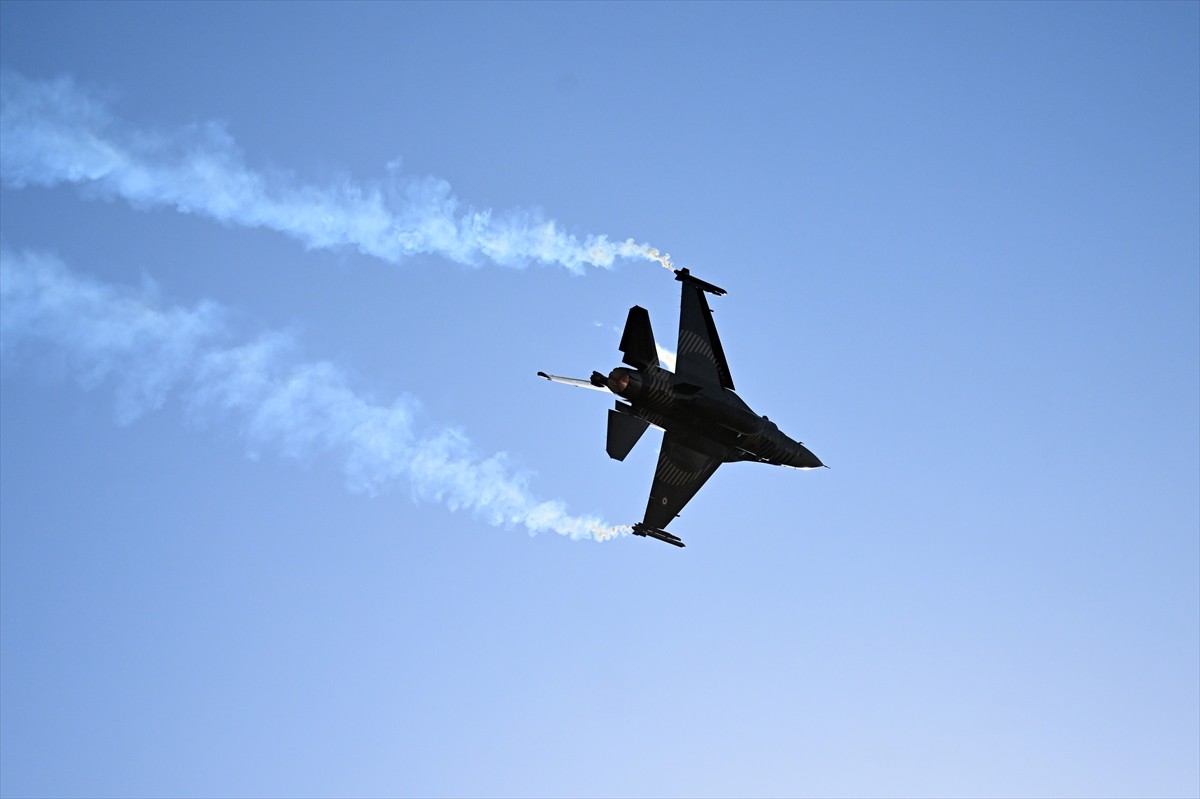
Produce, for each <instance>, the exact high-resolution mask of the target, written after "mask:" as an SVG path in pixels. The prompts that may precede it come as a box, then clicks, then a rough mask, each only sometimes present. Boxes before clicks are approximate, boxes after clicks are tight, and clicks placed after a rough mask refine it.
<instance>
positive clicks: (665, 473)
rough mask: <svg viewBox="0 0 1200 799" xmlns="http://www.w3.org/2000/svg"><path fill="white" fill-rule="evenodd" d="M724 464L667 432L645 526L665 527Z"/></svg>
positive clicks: (659, 456)
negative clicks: (680, 441)
mask: <svg viewBox="0 0 1200 799" xmlns="http://www.w3.org/2000/svg"><path fill="white" fill-rule="evenodd" d="M720 465H721V461H719V460H718V459H716V458H710V457H709V456H707V455H704V454H703V453H700V452H697V451H696V450H694V449H691V448H690V447H686V446H684V445H682V444H680V443H679V440H678V437H677V436H676V435H675V434H674V433H672V432H670V431H667V433H665V434H664V435H663V440H662V448H661V449H660V450H659V453H658V466H657V468H655V470H654V484H653V485H652V486H651V487H650V499H649V500H648V501H647V502H646V517H645V519H644V520H643V522H642V524H643V525H644V526H646V527H650V528H653V529H656V530H662V529H663V528H665V527H666V526H667V525H668V524H670V523H671V521H672V520H673V519H674V518H675V517H676V516H678V515H679V512H680V511H681V510H683V507H684V506H685V505H687V504H688V502H689V501H690V500H691V499H692V497H694V496H696V492H697V491H699V490H700V487H701V486H703V485H704V483H705V482H707V481H708V478H710V477H712V475H713V472H715V471H716V470H717V467H718V466H720Z"/></svg>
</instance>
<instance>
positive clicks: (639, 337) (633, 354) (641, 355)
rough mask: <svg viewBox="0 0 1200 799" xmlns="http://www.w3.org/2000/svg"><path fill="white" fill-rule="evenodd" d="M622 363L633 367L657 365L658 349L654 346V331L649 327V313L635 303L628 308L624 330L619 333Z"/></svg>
mask: <svg viewBox="0 0 1200 799" xmlns="http://www.w3.org/2000/svg"><path fill="white" fill-rule="evenodd" d="M620 350H621V352H623V353H624V354H625V357H624V358H623V359H622V360H621V362H622V363H626V364H629V365H630V366H632V367H633V368H635V369H645V368H647V367H650V366H658V349H657V348H656V347H655V346H654V331H653V330H652V329H651V328H650V314H649V313H647V312H646V309H645V308H642V307H641V306H639V305H635V306H633V307H632V308H630V309H629V316H628V317H627V318H626V319H625V332H624V333H622V334H621V347H620Z"/></svg>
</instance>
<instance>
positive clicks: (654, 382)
mask: <svg viewBox="0 0 1200 799" xmlns="http://www.w3.org/2000/svg"><path fill="white" fill-rule="evenodd" d="M591 383H592V385H594V386H603V387H605V388H607V389H608V390H609V391H611V392H613V393H614V394H616V395H617V396H619V397H621V398H622V399H625V400H627V401H628V402H629V406H628V410H627V411H625V412H627V413H629V414H630V415H632V416H636V417H638V418H639V419H644V420H645V421H647V422H649V423H650V424H652V425H655V426H656V427H660V428H662V429H663V430H667V431H670V432H672V433H674V434H675V435H676V436H677V440H678V442H679V443H680V444H683V445H684V446H686V447H688V448H690V449H693V450H696V451H697V452H700V453H703V454H705V455H707V456H708V457H710V458H715V459H718V460H720V461H721V462H722V463H733V462H735V461H754V462H757V463H769V464H773V465H775V466H791V467H793V468H797V469H815V468H818V467H820V466H822V465H823V464H822V463H821V460H820V459H819V458H818V457H817V456H816V455H814V454H813V453H812V452H810V451H809V449H808V448H807V447H805V446H804V445H803V444H801V443H800V442H799V441H796V440H794V439H792V438H791V437H789V436H788V435H787V434H786V433H784V432H783V431H782V430H780V429H779V427H778V426H777V425H776V424H775V423H774V422H772V421H771V420H770V419H768V418H767V417H766V416H759V415H758V414H756V413H755V412H754V411H752V410H751V409H750V406H748V405H747V404H746V403H745V402H743V401H742V398H741V397H739V396H738V395H737V394H735V393H734V392H733V390H732V389H727V388H723V387H720V386H715V385H709V386H698V385H694V384H690V383H688V382H687V381H685V380H683V379H682V378H680V377H678V376H677V375H675V374H674V373H672V372H669V371H667V370H666V369H663V368H661V367H658V366H652V367H650V368H649V369H645V370H643V369H631V368H629V367H625V366H618V367H617V368H615V369H613V370H612V371H611V372H610V373H609V375H608V377H607V378H606V377H604V375H602V374H600V373H599V372H593V373H592V378H591Z"/></svg>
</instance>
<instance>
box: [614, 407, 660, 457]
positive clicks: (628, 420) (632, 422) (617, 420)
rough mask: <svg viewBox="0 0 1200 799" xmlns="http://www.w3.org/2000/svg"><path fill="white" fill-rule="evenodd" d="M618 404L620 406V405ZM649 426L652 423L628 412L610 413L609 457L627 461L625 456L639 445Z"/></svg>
mask: <svg viewBox="0 0 1200 799" xmlns="http://www.w3.org/2000/svg"><path fill="white" fill-rule="evenodd" d="M617 404H618V405H620V403H617ZM649 426H650V423H649V422H647V421H646V420H645V419H639V418H638V417H636V416H631V415H630V414H629V413H628V412H625V413H622V412H620V411H609V412H608V446H607V450H608V457H610V458H612V459H613V460H618V461H623V460H625V456H626V455H628V454H629V452H630V450H632V449H633V445H634V444H636V443H638V439H640V438H641V437H642V433H644V432H646V428H647V427H649Z"/></svg>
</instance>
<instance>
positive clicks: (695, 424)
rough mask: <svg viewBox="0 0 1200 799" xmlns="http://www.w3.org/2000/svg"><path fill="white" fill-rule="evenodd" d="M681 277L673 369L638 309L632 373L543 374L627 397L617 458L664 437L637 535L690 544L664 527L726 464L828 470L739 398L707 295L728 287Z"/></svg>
mask: <svg viewBox="0 0 1200 799" xmlns="http://www.w3.org/2000/svg"><path fill="white" fill-rule="evenodd" d="M674 271H675V279H676V280H678V281H679V282H681V283H682V284H683V291H682V294H683V296H682V299H681V300H680V306H679V346H678V350H677V354H676V361H675V371H674V373H672V372H670V371H668V370H667V369H664V368H663V367H662V366H660V365H659V360H658V350H657V348H656V347H655V346H654V332H653V330H652V329H651V327H650V314H648V313H647V312H646V309H645V308H641V307H639V306H637V305H635V306H633V307H632V308H630V309H629V317H628V318H627V319H626V321H625V331H624V333H623V334H622V335H621V345H620V350H621V353H622V354H623V355H624V356H625V357H624V358H622V360H621V362H622V363H624V364H626V366H628V367H633V368H631V369H630V368H626V366H618V367H617V368H615V369H613V370H612V371H611V372H609V373H608V376H607V377H605V376H604V375H603V374H601V373H600V372H592V376H591V378H589V379H587V380H582V379H578V378H572V377H559V376H557V375H550V374H546V373H545V372H538V376H539V377H544V378H546V379H547V380H550V381H553V382H556V383H566V384H568V385H573V386H579V387H580V388H590V389H596V390H599V391H609V392H611V393H613V394H616V395H617V396H618V397H620V399H618V400H617V401H616V407H615V408H614V409H613V410H610V411H609V412H608V446H607V449H608V454H609V457H611V458H614V459H616V460H619V461H623V460H625V456H626V455H628V454H629V452H630V450H632V449H633V446H634V444H636V443H637V442H638V440H639V439H640V438H641V437H642V434H643V433H644V432H646V428H647V427H649V426H650V425H654V426H655V427H658V428H660V429H662V430H664V431H665V433H664V435H663V440H662V448H661V449H660V450H659V454H658V468H657V469H655V472H654V485H653V486H652V487H651V488H650V500H649V501H648V502H647V503H646V515H645V518H643V519H642V521H640V522H638V523H637V524H635V525H633V534H634V535H638V536H649V537H651V538H657V539H658V540H659V541H665V542H667V543H668V544H673V545H674V546H677V547H682V546H683V545H684V544H683V540H682V539H680V538H679V537H678V536H676V535H673V534H671V533H668V532H667V531H666V527H667V525H668V524H670V523H671V521H672V520H673V519H675V517H677V516H678V515H679V512H680V511H681V510H683V506H684V505H686V504H687V503H688V501H689V500H690V499H691V498H692V497H694V496H695V495H696V492H697V491H699V490H700V487H701V486H702V485H704V483H705V482H706V481H707V480H708V478H710V477H712V475H713V472H715V471H716V470H717V467H718V466H720V465H721V464H722V463H733V462H735V461H751V462H754V463H768V464H772V465H774V466H790V467H793V468H796V469H816V468H819V467H821V466H823V465H824V464H823V463H821V460H820V459H819V458H818V457H817V456H816V455H814V454H813V453H812V452H810V451H809V450H808V448H807V447H805V446H804V445H803V444H802V443H800V442H799V441H794V440H793V439H791V438H789V437H788V436H786V435H785V434H784V433H783V431H781V430H780V429H779V428H778V427H777V426H776V425H775V423H774V422H772V421H771V420H770V419H768V418H767V417H766V416H759V415H758V414H756V413H755V412H754V411H752V410H750V407H749V406H748V405H746V403H745V402H743V401H742V399H741V398H740V397H739V396H738V395H737V394H735V393H734V391H733V378H732V377H730V375H729V364H728V363H726V361H725V351H724V349H722V347H721V339H720V338H718V337H717V327H716V324H714V322H713V316H712V310H710V309H709V307H708V300H707V299H706V298H705V296H704V295H705V294H706V293H707V294H712V295H714V296H717V297H720V296H723V295H724V294H725V293H726V292H725V290H724V289H722V288H718V287H717V286H714V285H713V284H711V283H706V282H705V281H703V280H700V279H699V278H697V277H693V276H692V275H691V273H690V272H689V271H688V270H687V269H677V270H674ZM621 400H625V401H624V402H622V401H621Z"/></svg>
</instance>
